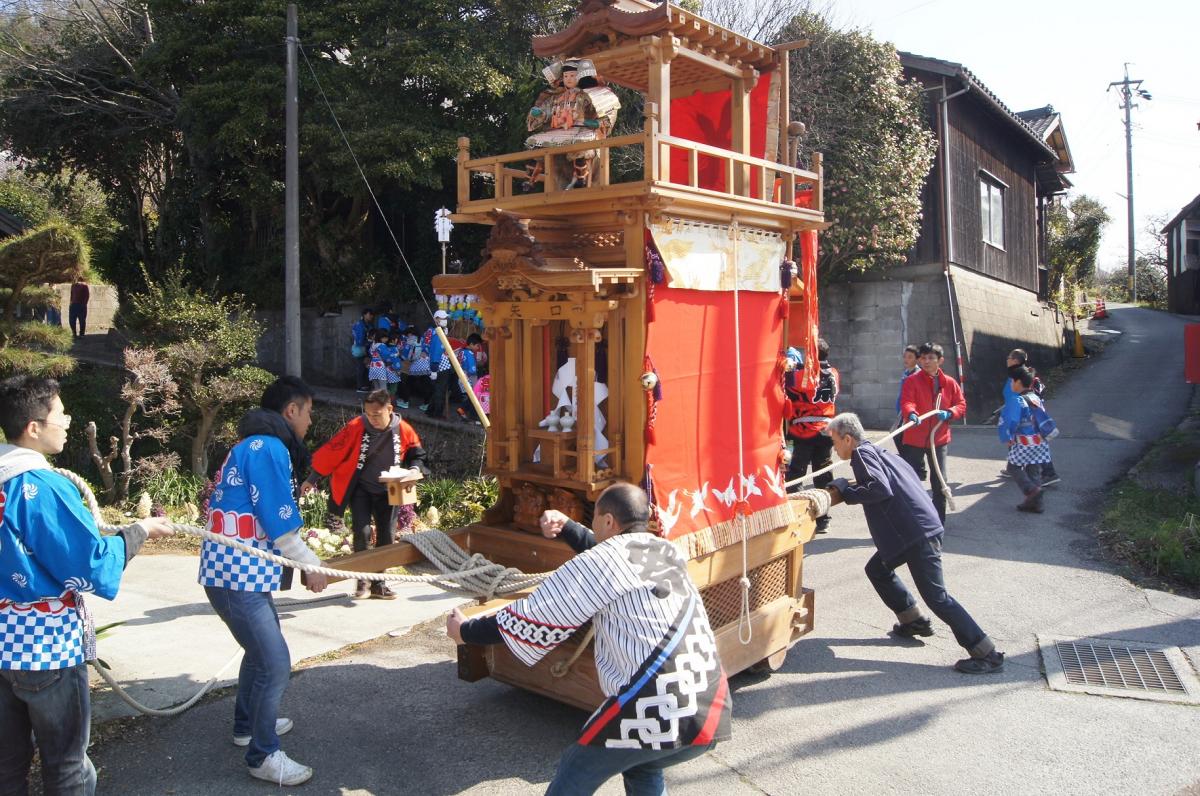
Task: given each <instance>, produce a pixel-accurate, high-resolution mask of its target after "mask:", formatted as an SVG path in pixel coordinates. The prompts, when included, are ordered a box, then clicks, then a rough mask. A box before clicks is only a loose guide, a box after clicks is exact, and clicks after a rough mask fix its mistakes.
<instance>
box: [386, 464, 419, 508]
mask: <svg viewBox="0 0 1200 796" xmlns="http://www.w3.org/2000/svg"><path fill="white" fill-rule="evenodd" d="M424 477H425V476H423V475H421V471H420V470H415V469H414V470H405V469H403V468H400V469H397V468H392V469H391V470H387V471H385V472H383V473H380V475H379V482H380V483H381V484H387V490H388V503H389V504H390V505H392V506H415V505H416V503H417V482H418V481H420V480H422V479H423V478H424Z"/></svg>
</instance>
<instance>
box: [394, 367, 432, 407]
mask: <svg viewBox="0 0 1200 796" xmlns="http://www.w3.org/2000/svg"><path fill="white" fill-rule="evenodd" d="M396 395H397V396H398V397H399V398H400V400H402V401H408V402H409V403H412V402H416V403H417V405H418V406H422V405H424V404H427V403H429V400H430V398H431V397H432V396H433V382H432V381H430V380H429V376H410V375H408V374H407V373H406V374H405V375H404V377H403V378H401V379H400V389H399V391H397V393H396Z"/></svg>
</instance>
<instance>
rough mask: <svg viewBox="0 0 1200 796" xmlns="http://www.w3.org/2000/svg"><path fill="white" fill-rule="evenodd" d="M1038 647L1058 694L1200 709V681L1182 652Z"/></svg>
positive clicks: (1106, 643) (1045, 641) (1126, 645)
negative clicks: (1125, 699) (1197, 707)
mask: <svg viewBox="0 0 1200 796" xmlns="http://www.w3.org/2000/svg"><path fill="white" fill-rule="evenodd" d="M1038 645H1039V646H1040V647H1041V650H1042V659H1043V661H1044V663H1045V665H1046V680H1047V682H1048V683H1049V685H1050V688H1051V689H1053V690H1055V691H1078V692H1083V693H1088V694H1102V695H1106V696H1122V697H1134V698H1136V699H1152V700H1159V701H1166V702H1184V703H1188V704H1200V680H1197V678H1196V673H1195V671H1194V670H1193V669H1192V666H1191V664H1190V663H1189V662H1188V659H1187V657H1186V656H1185V655H1184V653H1183V650H1181V649H1180V648H1179V647H1165V646H1162V645H1155V644H1141V643H1138V642H1128V641H1118V640H1115V639H1098V638H1084V639H1079V638H1074V639H1071V638H1050V637H1046V636H1039V637H1038Z"/></svg>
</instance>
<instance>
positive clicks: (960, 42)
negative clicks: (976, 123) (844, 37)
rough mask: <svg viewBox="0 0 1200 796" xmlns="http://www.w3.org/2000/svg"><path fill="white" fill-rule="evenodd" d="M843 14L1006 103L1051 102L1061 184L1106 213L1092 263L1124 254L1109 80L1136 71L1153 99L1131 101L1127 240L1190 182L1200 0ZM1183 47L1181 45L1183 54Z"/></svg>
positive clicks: (851, 9) (890, 0) (1024, 0)
mask: <svg viewBox="0 0 1200 796" xmlns="http://www.w3.org/2000/svg"><path fill="white" fill-rule="evenodd" d="M831 15H832V16H833V18H834V20H835V21H836V22H838V23H840V24H841V25H843V26H850V27H857V28H864V29H867V30H870V31H871V32H872V34H873V35H874V36H875V38H877V39H882V40H885V41H890V42H892V43H893V44H894V45H895V46H896V49H898V50H903V51H907V52H912V53H917V54H919V55H926V56H930V57H933V58H941V59H943V60H947V61H955V62H957V63H961V64H963V65H964V66H966V67H967V68H968V69H970V70H971V72H972V73H974V75H975V76H976V77H977V78H978V79H979V80H980V81H982V82H983V84H984V85H986V86H987V87H988V88H990V89H991V90H992V92H993V93H994V94H996V95H997V96H998V97H999V98H1000V99H1001V100H1002V101H1003V102H1004V104H1006V105H1007V106H1008V107H1009V108H1010V109H1011V110H1013V111H1022V110H1027V109H1030V108H1039V107H1042V106H1044V105H1053V106H1054V109H1055V110H1057V111H1058V112H1059V113H1061V114H1062V123H1063V126H1064V128H1065V130H1066V133H1067V143H1068V145H1069V146H1070V147H1071V154H1072V156H1073V157H1074V160H1075V169H1076V173H1075V174H1072V175H1071V176H1070V179H1071V181H1072V182H1073V183H1074V185H1075V187H1074V188H1073V189H1072V192H1071V194H1070V196H1074V195H1076V194H1080V193H1085V194H1087V195H1089V196H1091V197H1093V198H1095V199H1097V200H1099V201H1100V202H1102V203H1103V204H1104V205H1105V206H1106V207H1107V208H1108V212H1109V215H1110V216H1112V219H1113V220H1112V223H1110V224H1109V225H1108V226H1107V227H1106V228H1105V231H1104V239H1103V241H1102V242H1101V248H1100V256H1099V263H1098V264H1099V267H1100V270H1103V271H1111V270H1115V269H1118V268H1120V269H1123V268H1125V265H1126V260H1127V257H1126V245H1127V244H1126V240H1127V239H1126V235H1127V232H1126V230H1127V225H1126V212H1127V210H1126V204H1125V198H1124V197H1125V193H1126V189H1125V176H1126V172H1125V127H1124V124H1123V119H1124V112H1123V111H1122V110H1121V109H1120V97H1119V96H1118V95H1117V93H1116V89H1113V90H1112V91H1109V92H1107V93H1106V89H1107V87H1108V84H1109V83H1111V82H1113V81H1119V80H1122V79H1123V78H1124V64H1125V62H1126V61H1128V62H1130V66H1129V76H1130V77H1131V78H1134V79H1137V78H1140V79H1141V80H1143V81H1144V82H1143V83H1142V88H1143V89H1145V90H1146V91H1149V92H1150V94H1151V95H1152V97H1153V99H1152V100H1150V101H1145V100H1139V101H1138V107H1137V108H1135V109H1134V111H1133V169H1134V177H1133V179H1134V183H1133V186H1134V188H1133V194H1134V215H1135V223H1134V227H1135V232H1136V234H1137V241H1136V245H1137V248H1138V249H1139V250H1142V249H1148V248H1150V247H1151V246H1153V244H1154V242H1153V240H1151V239H1150V238H1149V235H1148V234H1147V233H1146V232H1145V231H1144V228H1145V227H1146V226H1147V225H1148V224H1149V223H1150V218H1151V217H1153V216H1166V218H1167V219H1170V218H1172V217H1174V216H1175V214H1176V213H1178V212H1179V211H1180V210H1181V209H1183V206H1184V205H1186V204H1187V203H1188V202H1190V201H1191V200H1192V199H1194V198H1195V197H1196V195H1197V194H1200V128H1198V127H1197V124H1198V123H1200V68H1198V67H1200V56H1198V55H1197V53H1198V52H1200V2H1195V0H1192V1H1191V2H1187V0H1173V1H1168V0H1142V2H1139V3H1135V4H1128V5H1126V4H1121V5H1118V4H1117V3H1105V2H1095V0H1089V2H1083V1H1082V0H1038V1H1037V2H1034V1H1033V0H1008V2H1005V3H983V2H978V0H966V1H965V2H964V1H963V0H833V2H832V4H831ZM1189 53H1190V55H1189Z"/></svg>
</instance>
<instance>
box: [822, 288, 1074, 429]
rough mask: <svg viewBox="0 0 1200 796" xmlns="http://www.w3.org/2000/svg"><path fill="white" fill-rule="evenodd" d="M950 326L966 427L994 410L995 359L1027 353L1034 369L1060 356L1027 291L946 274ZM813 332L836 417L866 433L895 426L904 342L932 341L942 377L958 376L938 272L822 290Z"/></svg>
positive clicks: (1055, 319)
mask: <svg viewBox="0 0 1200 796" xmlns="http://www.w3.org/2000/svg"><path fill="white" fill-rule="evenodd" d="M952 275H953V279H954V283H953V288H954V289H953V295H954V313H955V321H956V323H957V324H959V326H960V329H961V330H962V336H961V342H962V356H963V359H964V370H965V373H966V379H965V387H966V393H967V409H968V419H969V420H970V421H971V422H978V421H980V420H983V419H985V418H986V417H987V416H988V415H990V414H991V413H992V411H993V410H994V409H995V408H996V407H998V406H999V405H1000V402H1001V397H1000V390H1001V387H1002V383H1003V380H1004V378H1005V366H1004V357H1005V355H1006V354H1007V353H1008V352H1009V351H1010V350H1012V349H1013V348H1024V349H1026V350H1027V351H1029V354H1030V358H1031V360H1032V364H1033V365H1034V366H1035V367H1043V368H1045V367H1051V366H1053V365H1057V364H1059V363H1060V362H1062V359H1063V355H1064V346H1063V331H1064V325H1063V324H1064V319H1063V317H1062V315H1061V314H1060V313H1058V312H1057V311H1056V310H1054V309H1053V308H1051V307H1048V306H1047V305H1045V304H1043V303H1042V302H1039V301H1038V299H1037V296H1036V295H1035V294H1033V293H1031V292H1029V291H1027V290H1024V289H1021V288H1018V287H1014V286H1012V285H1009V284H1007V283H1004V282H1000V281H998V280H995V279H991V278H989V277H985V276H982V275H980V274H977V273H975V272H972V271H968V270H966V269H963V268H958V267H957V266H952ZM821 334H822V336H824V337H825V339H826V340H827V341H829V347H830V355H829V356H830V361H831V362H832V363H833V365H834V366H835V367H837V368H838V369H839V371H840V372H841V375H842V393H841V397H840V398H839V400H838V409H839V410H840V411H852V412H857V413H858V414H859V415H860V416H861V417H862V419H863V422H864V423H865V424H867V426H869V427H875V428H887V427H888V426H890V425H891V423H892V421H893V420H894V419H895V405H896V395H897V393H898V392H899V379H900V372H901V370H902V368H903V365H902V363H901V357H900V354H901V351H902V350H903V349H904V346H905V345H906V344H907V343H916V344H920V343H923V342H925V341H927V340H928V341H933V342H936V343H941V345H942V347H943V348H944V349H945V351H946V363H945V366H944V367H945V370H946V372H947V373H949V374H951V375H952V376H955V377H956V378H957V377H958V376H959V370H958V367H957V364H956V361H955V350H954V335H953V334H952V333H951V327H950V298H949V296H948V295H947V289H946V280H945V277H944V276H943V275H942V272H941V269H940V268H938V267H931V266H913V267H906V268H896V269H892V270H891V271H889V272H888V278H887V279H884V280H879V279H876V280H872V281H867V280H863V281H857V282H850V283H842V284H837V285H830V286H828V287H825V288H823V289H822V291H821Z"/></svg>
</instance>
